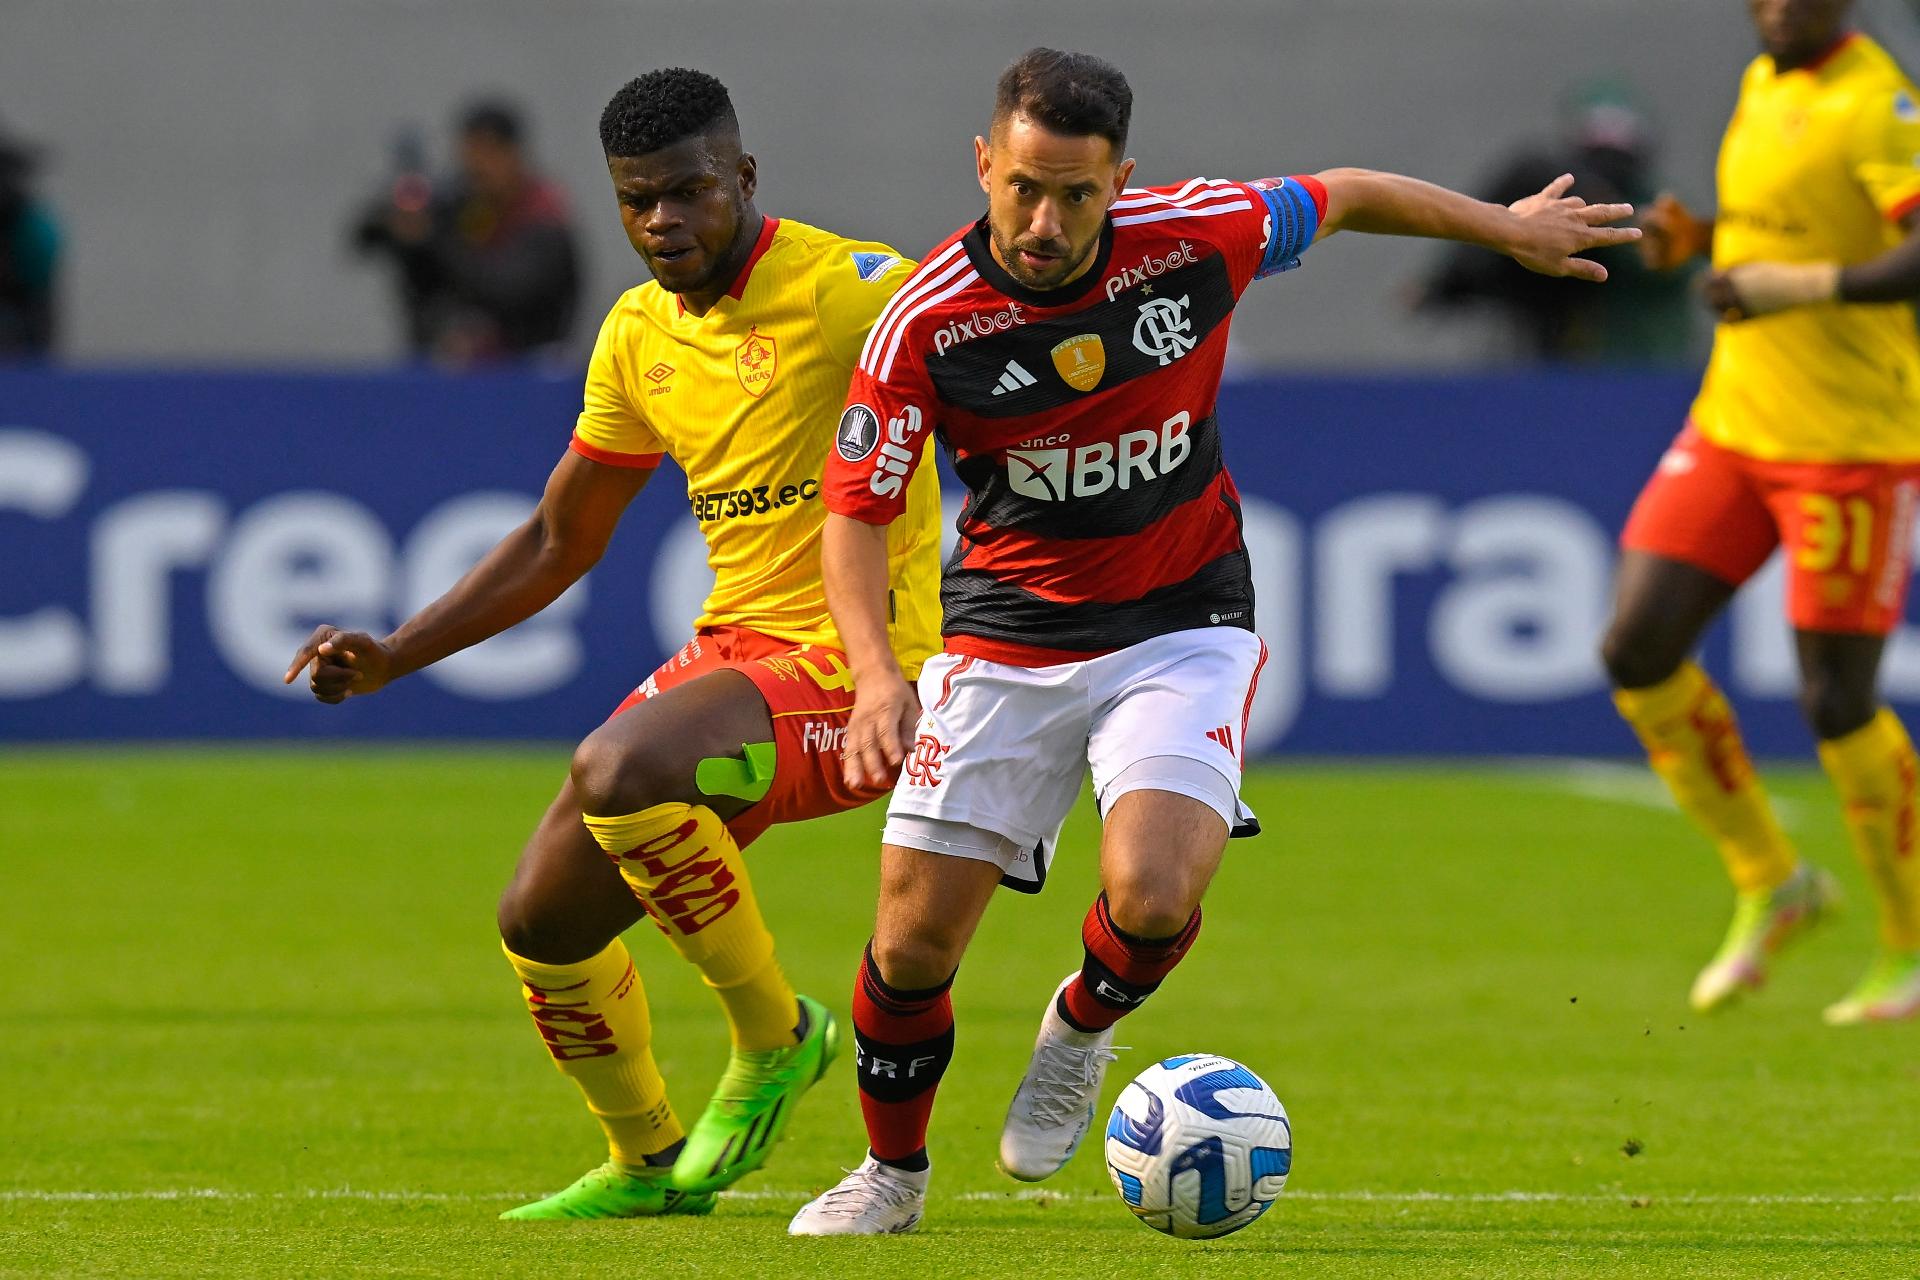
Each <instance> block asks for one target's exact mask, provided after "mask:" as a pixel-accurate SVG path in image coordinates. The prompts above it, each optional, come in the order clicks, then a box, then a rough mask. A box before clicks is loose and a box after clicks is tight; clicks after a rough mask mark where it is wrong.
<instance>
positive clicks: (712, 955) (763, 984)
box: [581, 803, 800, 1049]
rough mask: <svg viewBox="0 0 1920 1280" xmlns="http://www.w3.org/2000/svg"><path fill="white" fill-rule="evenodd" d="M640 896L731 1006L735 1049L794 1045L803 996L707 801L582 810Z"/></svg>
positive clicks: (743, 865) (733, 848)
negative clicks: (613, 813)
mask: <svg viewBox="0 0 1920 1280" xmlns="http://www.w3.org/2000/svg"><path fill="white" fill-rule="evenodd" d="M581 820H582V821H583V822H585V823H586V824H587V830H589V831H591V832H592V833H593V838H594V839H595V840H597V841H599V842H600V847H601V848H603V849H605V850H606V851H607V852H608V853H609V854H611V855H613V860H614V863H615V865H617V866H618V867H619V868H620V874H621V875H622V876H623V877H625V878H626V881H627V884H628V885H629V886H630V887H631V888H632V889H633V892H634V895H635V896H636V897H638V898H639V899H640V901H641V902H642V903H643V904H644V905H645V906H646V908H647V912H648V914H649V915H651V916H652V917H653V919H654V923H656V924H658V925H659V926H660V928H661V931H662V932H664V933H665V934H666V935H667V938H668V940H669V941H671V942H672V943H673V946H674V949H675V950H677V951H678V952H679V953H680V954H681V955H682V956H684V957H686V958H687V959H688V960H690V961H692V962H693V964H694V965H695V966H697V967H698V968H699V970H700V975H701V977H703V978H704V979H705V980H706V983H707V985H708V986H709V987H711V988H713V991H714V994H715V995H717V996H719V997H720V1002H721V1004H722V1005H724V1006H725V1007H726V1011H727V1022H728V1023H729V1025H730V1026H731V1027H732V1030H733V1044H734V1047H735V1048H736V1049H776V1048H779V1047H781V1046H783V1045H789V1044H792V1043H793V1031H794V1027H795V1025H796V1024H798V1023H799V1021H800V1006H799V1002H798V1001H796V1000H795V999H794V995H793V988H792V987H791V986H790V985H788V983H787V979H786V975H785V974H783V973H781V972H780V965H779V962H778V961H776V960H775V959H774V958H773V935H772V934H771V933H769V932H768V931H767V926H766V922H765V921H763V920H762V919H761V918H760V904H759V902H758V901H756V900H755V898H754V895H753V883H752V881H750V880H749V879H748V878H747V865H746V861H745V859H743V858H742V857H741V856H740V846H738V845H737V844H735V843H734V841H733V835H732V833H731V832H729V831H728V830H727V827H726V824H725V823H723V822H722V821H720V818H719V816H718V815H717V814H715V813H714V811H713V810H711V809H709V808H707V807H706V806H705V805H685V804H678V803H674V804H659V805H655V806H654V807H653V808H651V809H643V810H641V811H640V812H639V813H628V814H622V815H619V816H617V817H606V818H601V817H594V816H592V815H582V818H581Z"/></svg>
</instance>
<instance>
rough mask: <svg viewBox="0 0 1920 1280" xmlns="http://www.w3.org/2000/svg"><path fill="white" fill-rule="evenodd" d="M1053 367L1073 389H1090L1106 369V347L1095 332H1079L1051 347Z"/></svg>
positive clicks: (1098, 381) (1097, 383)
mask: <svg viewBox="0 0 1920 1280" xmlns="http://www.w3.org/2000/svg"><path fill="white" fill-rule="evenodd" d="M1053 367H1054V369H1055V370H1057V371H1058V372H1059V374H1060V378H1061V380H1062V381H1064V382H1065V383H1066V384H1067V385H1068V386H1070V387H1072V388H1073V389H1074V390H1075V391H1091V390H1093V389H1094V388H1095V387H1097V386H1099V385H1100V375H1102V374H1104V373H1105V372H1106V371H1107V349H1106V348H1105V347H1104V346H1102V345H1101V344H1100V335H1099V334H1097V333H1081V334H1076V335H1074V336H1073V337H1071V338H1068V339H1067V340H1066V341H1065V342H1062V343H1060V344H1059V345H1058V346H1056V347H1055V348H1054V349H1053Z"/></svg>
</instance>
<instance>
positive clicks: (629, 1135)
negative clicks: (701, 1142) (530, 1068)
mask: <svg viewBox="0 0 1920 1280" xmlns="http://www.w3.org/2000/svg"><path fill="white" fill-rule="evenodd" d="M501 950H502V951H506V947H505V946H504V944H503V945H502V947H501ZM507 962H508V963H509V964H511V965H512V966H513V971H514V972H515V973H517V974H519V975H520V982H521V984H522V985H523V987H524V988H525V995H526V998H527V1012H529V1013H531V1014H532V1015H533V1024H534V1026H535V1027H537V1028H538V1029H539V1031H540V1035H541V1038H542V1039H544V1040H545V1041H546V1042H547V1051H548V1052H549V1053H551V1054H552V1055H553V1061H554V1065H555V1066H557V1067H559V1068H560V1074H561V1075H564V1076H567V1077H569V1078H570V1079H572V1081H573V1082H574V1083H575V1084H577V1085H579V1086H580V1092H581V1093H582V1094H584V1095H586V1099H587V1109H588V1110H589V1111H591V1112H593V1114H594V1118H595V1119H597V1120H599V1121H600V1127H601V1128H603V1129H605V1130H606V1131H607V1146H608V1148H609V1149H610V1150H611V1152H612V1154H613V1158H614V1159H615V1160H618V1161H619V1162H620V1163H621V1164H625V1165H631V1166H633V1167H635V1168H638V1167H639V1166H641V1165H643V1164H645V1163H646V1158H647V1157H648V1156H650V1155H654V1154H655V1153H657V1152H660V1151H664V1150H665V1149H666V1148H668V1147H670V1146H672V1145H673V1144H674V1143H676V1142H678V1141H680V1139H681V1138H683V1137H685V1136H686V1135H685V1133H684V1131H683V1130H682V1129H681V1128H680V1121H679V1119H678V1118H677V1117H676V1116H675V1115H674V1114H673V1107H672V1105H671V1104H670V1103H669V1102H668V1101H667V1083H666V1081H665V1080H663V1079H661V1078H660V1068H659V1067H658V1066H656V1065H655V1064H654V1061H653V1050H652V1048H651V1044H652V1040H653V1024H652V1021H651V1019H649V1018H648V1016H647V994H646V992H645V991H644V990H643V989H642V988H641V986H640V975H639V974H638V973H636V972H635V971H634V967H633V960H632V958H631V957H629V956H628V955H627V947H626V944H625V943H623V942H621V941H620V940H619V939H618V938H615V939H614V940H613V942H612V943H610V944H609V945H608V947H607V949H606V950H605V951H602V952H601V953H600V954H599V955H597V956H594V957H593V958H592V959H590V960H582V961H581V962H580V963H579V964H537V963H535V962H534V961H532V960H528V959H526V958H525V957H524V956H517V955H515V954H513V952H511V951H507Z"/></svg>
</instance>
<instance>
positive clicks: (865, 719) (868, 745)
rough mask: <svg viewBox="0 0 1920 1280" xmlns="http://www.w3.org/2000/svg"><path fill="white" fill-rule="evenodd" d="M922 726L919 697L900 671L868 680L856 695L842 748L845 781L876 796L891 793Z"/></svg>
mask: <svg viewBox="0 0 1920 1280" xmlns="http://www.w3.org/2000/svg"><path fill="white" fill-rule="evenodd" d="M919 723H920V695H919V694H917V693H915V692H914V690H913V686H912V685H911V684H909V683H907V678H906V677H905V676H903V675H901V674H900V673H899V672H898V671H894V672H892V673H891V675H890V676H889V675H880V674H875V675H869V676H867V677H866V678H864V679H863V680H861V681H860V683H859V684H857V685H855V686H854V690H853V714H852V715H851V716H849V717H848V718H847V737H846V742H845V744H844V745H843V746H842V747H841V748H840V776H841V777H842V778H844V779H845V780H846V783H847V785H848V786H849V787H852V788H854V789H855V790H859V791H876V790H880V789H883V788H886V787H891V786H892V785H893V783H894V779H896V778H898V777H899V776H900V765H901V764H902V762H904V761H905V760H906V758H907V752H908V751H910V750H912V749H913V731H914V728H915V726H917V725H918V724H919Z"/></svg>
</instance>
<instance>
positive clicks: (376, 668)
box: [286, 452, 653, 703]
mask: <svg viewBox="0 0 1920 1280" xmlns="http://www.w3.org/2000/svg"><path fill="white" fill-rule="evenodd" d="M652 474H653V469H652V468H650V467H648V468H637V467H614V466H608V465H606V464H604V463H599V462H593V461H590V460H589V459H587V458H583V457H581V456H580V455H579V454H577V453H572V452H569V453H567V454H566V455H564V456H563V457H562V458H561V459H560V465H559V466H557V467H555V468H554V469H553V474H552V475H551V476H550V477H548V479H547V491H546V493H545V494H544V495H542V496H541V499H540V505H539V506H538V507H537V508H535V509H534V513H533V514H532V515H531V516H529V517H528V518H527V522H526V523H525V524H523V525H521V526H520V527H519V528H518V529H515V530H514V531H513V532H512V533H510V534H508V535H507V536H506V537H505V538H502V539H501V540H500V543H499V545H498V546H496V547H494V549H493V550H491V551H489V552H488V553H487V554H486V556H485V558H483V559H482V560H481V561H480V563H479V564H477V565H475V566H474V567H473V568H472V569H470V570H468V571H467V574H466V576H465V577H463V578H461V579H460V581H458V582H456V583H454V584H453V586H452V587H450V588H448V590H447V593H446V594H445V595H443V596H441V597H440V598H439V599H438V600H435V601H434V602H433V603H432V604H430V605H428V606H427V607H426V608H424V609H422V610H421V611H420V612H419V613H416V614H414V615H413V617H411V618H409V619H407V620H406V621H405V622H403V623H401V624H400V626H399V628H398V629H397V630H395V631H394V633H393V634H392V635H390V636H388V637H387V638H386V639H385V640H376V639H375V638H374V637H372V636H370V635H368V634H366V633H365V632H360V631H343V630H341V629H340V628H338V627H333V626H324V625H323V626H320V627H317V628H315V629H314V633H313V635H312V636H311V637H309V638H308V640H307V642H306V643H305V644H304V645H302V646H300V651H299V652H298V653H296V654H294V655H293V662H292V663H291V664H290V665H289V666H288V667H287V676H286V683H288V684H292V683H293V681H294V679H295V677H297V676H298V675H299V674H300V673H301V672H302V671H303V670H308V669H309V668H311V674H310V676H309V677H308V685H309V687H310V688H311V689H312V690H313V696H314V697H316V698H318V699H319V700H320V701H322V702H329V703H331V702H340V701H343V700H344V699H346V698H349V697H359V696H362V695H364V694H369V693H373V692H375V691H376V690H378V689H379V688H381V687H382V686H383V685H385V684H386V683H388V682H389V681H391V680H397V679H398V678H400V677H401V676H404V675H407V674H409V673H410V672H414V671H418V670H419V669H420V668H422V667H425V666H430V665H432V664H433V663H435V662H438V661H439V660H440V659H442V658H444V657H446V656H447V655H448V654H451V653H458V652H459V651H460V650H462V649H465V648H468V647H469V646H471V645H476V644H479V643H480V642H481V641H482V640H485V639H487V638H488V637H489V636H494V635H498V634H499V633H500V632H502V631H505V630H506V629H507V628H508V627H511V626H513V625H515V624H516V623H519V622H524V621H526V620H527V619H528V618H531V617H532V616H533V615H534V614H536V613H538V612H540V610H542V609H544V608H546V607H547V606H548V605H550V604H552V603H553V602H554V601H555V600H557V599H559V597H560V593H561V592H563V591H565V590H566V589H567V588H568V587H570V586H572V585H573V584H574V583H575V582H578V581H579V580H580V578H581V577H582V576H584V575H585V574H586V572H587V570H589V569H591V568H592V567H593V566H594V565H595V564H597V563H598V562H599V560H600V556H601V554H602V553H603V552H605V551H606V549H607V542H608V540H609V539H611V538H612V537H613V530H614V526H615V525H617V524H618V523H619V522H620V515H621V513H622V512H624V511H625V510H626V509H627V504H628V503H630V502H632V501H633V497H634V495H635V494H637V493H639V492H640V490H641V488H642V487H643V486H644V485H645V484H646V482H647V478H648V477H649V476H651V475H652Z"/></svg>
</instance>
